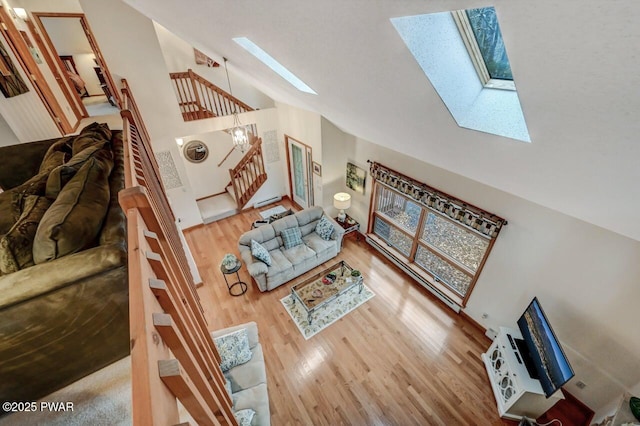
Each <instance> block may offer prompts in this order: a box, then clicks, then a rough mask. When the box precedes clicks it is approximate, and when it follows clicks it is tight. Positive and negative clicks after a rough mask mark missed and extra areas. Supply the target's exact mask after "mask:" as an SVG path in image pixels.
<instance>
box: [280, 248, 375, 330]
mask: <svg viewBox="0 0 640 426" xmlns="http://www.w3.org/2000/svg"><path fill="white" fill-rule="evenodd" d="M352 270H353V268H352V267H351V266H349V265H348V264H347V262H345V261H344V260H341V261H340V262H338V263H336V264H334V265H332V266H330V267H329V268H327V269H325V270H323V271H321V272H319V273H317V274H316V275H314V276H313V277H311V278H308V279H306V280H305V281H303V282H301V283H298V284H296V285H294V286H293V287H291V299H292V300H293V303H294V304H295V303H296V302H300V304H302V306H303V307H304V309H305V310H306V311H307V322H308V323H309V325H311V321H312V315H313V313H314V312H315V311H316V310H318V309H319V308H321V307H323V306H326V305H327V304H328V303H331V301H333V300H335V299H336V298H337V297H339V296H340V295H341V294H344V293H345V292H347V291H349V290H351V289H353V288H355V287H358V293H361V292H362V288H363V287H364V284H363V282H362V281H363V280H362V275H360V276H358V277H352V276H351V271H352ZM330 274H332V275H330ZM332 277H334V279H333V280H331V278H332Z"/></svg>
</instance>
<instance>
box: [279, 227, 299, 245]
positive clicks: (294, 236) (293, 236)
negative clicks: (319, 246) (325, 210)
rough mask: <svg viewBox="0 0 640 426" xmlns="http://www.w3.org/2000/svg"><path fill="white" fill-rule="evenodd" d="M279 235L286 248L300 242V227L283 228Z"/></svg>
mask: <svg viewBox="0 0 640 426" xmlns="http://www.w3.org/2000/svg"><path fill="white" fill-rule="evenodd" d="M280 236H281V237H282V242H283V243H284V248H285V249H286V250H289V249H290V248H293V247H295V246H298V245H300V244H302V234H301V233H300V228H298V227H297V226H296V227H295V228H289V229H285V230H283V231H282V232H281V233H280Z"/></svg>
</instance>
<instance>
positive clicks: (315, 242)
mask: <svg viewBox="0 0 640 426" xmlns="http://www.w3.org/2000/svg"><path fill="white" fill-rule="evenodd" d="M302 240H303V241H304V243H305V244H306V245H307V246H308V247H309V248H310V249H311V250H313V251H315V252H316V254H317V255H318V256H322V254H323V253H324V252H325V251H327V250H331V249H333V248H334V247H335V246H336V244H337V242H336V241H335V240H329V241H327V240H325V239H323V238H320V236H319V235H318V234H309V235H307V236H306V237H304V238H303V239H302Z"/></svg>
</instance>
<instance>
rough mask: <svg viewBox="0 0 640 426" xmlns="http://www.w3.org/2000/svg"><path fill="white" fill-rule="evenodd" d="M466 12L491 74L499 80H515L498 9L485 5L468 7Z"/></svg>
mask: <svg viewBox="0 0 640 426" xmlns="http://www.w3.org/2000/svg"><path fill="white" fill-rule="evenodd" d="M465 12H466V13H467V18H468V19H469V22H470V24H471V29H472V30H473V35H475V37H476V42H477V43H478V48H479V49H480V53H481V54H482V58H483V59H484V64H485V66H486V67H487V71H489V76H490V77H491V78H495V79H499V80H513V74H512V73H511V65H509V58H507V49H506V48H505V47H504V42H503V41H502V33H501V32H500V25H498V17H497V16H496V10H495V9H494V8H493V7H483V8H480V9H467V10H465Z"/></svg>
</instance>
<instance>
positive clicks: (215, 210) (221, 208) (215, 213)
mask: <svg viewBox="0 0 640 426" xmlns="http://www.w3.org/2000/svg"><path fill="white" fill-rule="evenodd" d="M197 204H198V209H199V210H200V215H201V216H202V221H203V222H204V223H211V222H215V221H217V220H220V219H224V218H226V217H229V216H233V215H234V214H237V213H238V206H237V204H236V202H235V200H234V199H233V197H232V196H231V195H229V194H228V193H226V192H225V193H223V194H220V195H216V196H215V197H209V198H205V199H204V200H200V201H198V202H197Z"/></svg>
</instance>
